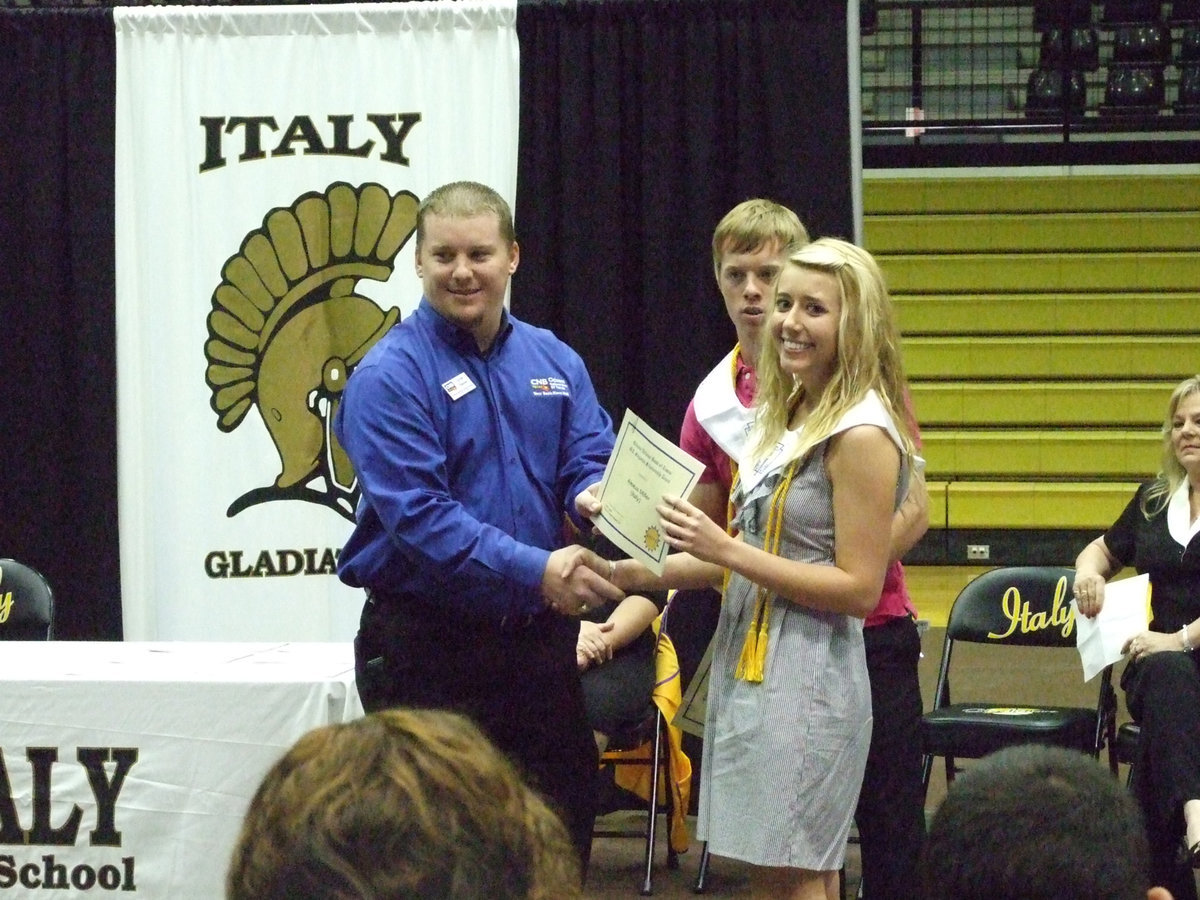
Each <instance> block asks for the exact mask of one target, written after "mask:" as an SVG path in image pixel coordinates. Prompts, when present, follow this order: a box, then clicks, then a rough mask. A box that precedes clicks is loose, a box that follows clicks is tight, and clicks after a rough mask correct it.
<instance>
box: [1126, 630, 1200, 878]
mask: <svg viewBox="0 0 1200 900" xmlns="http://www.w3.org/2000/svg"><path fill="white" fill-rule="evenodd" d="M1197 662H1198V661H1197V659H1196V658H1195V654H1192V653H1171V652H1163V653H1151V654H1150V655H1149V656H1146V657H1144V658H1143V659H1141V660H1139V661H1138V662H1137V663H1131V664H1130V665H1129V666H1127V667H1126V669H1125V672H1124V674H1123V675H1122V677H1121V686H1122V687H1123V688H1124V689H1125V701H1126V704H1127V705H1128V706H1129V712H1130V714H1131V715H1132V716H1133V717H1134V719H1136V720H1137V721H1138V723H1139V724H1140V725H1141V727H1142V735H1141V738H1140V740H1139V741H1138V755H1137V759H1135V760H1134V761H1133V781H1132V784H1131V787H1132V790H1133V793H1134V796H1135V797H1137V801H1138V805H1139V806H1140V807H1141V808H1142V817H1143V818H1144V819H1145V823H1146V836H1147V837H1148V838H1149V839H1150V853H1151V860H1152V865H1153V866H1154V871H1153V873H1152V875H1153V877H1154V883H1155V884H1156V885H1161V886H1163V887H1165V888H1167V889H1168V890H1169V891H1170V892H1171V894H1172V895H1173V896H1174V897H1175V900H1196V883H1195V880H1194V878H1193V876H1192V870H1191V867H1190V866H1188V865H1186V864H1184V863H1183V862H1182V861H1181V858H1180V850H1179V848H1180V843H1181V840H1182V838H1183V834H1184V821H1183V804H1184V801H1185V800H1189V799H1192V798H1200V668H1197Z"/></svg>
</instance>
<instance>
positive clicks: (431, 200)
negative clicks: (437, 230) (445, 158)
mask: <svg viewBox="0 0 1200 900" xmlns="http://www.w3.org/2000/svg"><path fill="white" fill-rule="evenodd" d="M483 213H493V214H495V216H496V218H497V219H498V220H499V222H500V237H501V238H502V239H503V240H504V242H505V243H506V244H509V245H511V244H514V243H516V240H517V232H516V229H515V228H514V227H513V214H512V209H511V208H510V207H509V205H508V202H507V201H506V200H505V199H504V198H503V197H501V196H500V194H499V193H497V192H496V191H495V190H493V189H492V188H490V187H488V186H487V185H486V184H480V183H479V182H478V181H452V182H450V183H449V184H443V185H442V186H441V187H438V188H434V189H433V190H432V191H430V192H429V195H428V196H427V197H426V198H425V199H424V200H422V201H421V205H420V206H418V207H417V245H416V246H417V249H418V250H419V249H420V248H421V243H422V242H423V241H424V240H425V219H426V217H427V216H431V215H433V216H448V217H449V218H452V219H467V218H470V217H471V216H478V215H481V214H483Z"/></svg>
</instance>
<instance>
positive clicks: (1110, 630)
mask: <svg viewBox="0 0 1200 900" xmlns="http://www.w3.org/2000/svg"><path fill="white" fill-rule="evenodd" d="M1071 609H1072V610H1073V611H1074V612H1075V644H1076V646H1077V647H1078V648H1079V657H1080V659H1081V660H1082V661H1083V680H1084V681H1091V679H1092V678H1094V677H1095V676H1096V675H1097V674H1099V673H1100V672H1102V671H1104V667H1105V666H1109V665H1112V664H1113V663H1115V662H1119V661H1120V659H1121V657H1122V655H1123V654H1122V653H1121V648H1122V647H1123V646H1125V642H1126V641H1127V640H1129V639H1130V638H1131V637H1133V636H1134V635H1135V634H1140V633H1141V632H1143V631H1145V630H1146V629H1147V628H1149V627H1150V576H1149V575H1136V576H1134V577H1133V578H1124V579H1122V580H1121V581H1110V582H1109V583H1108V584H1107V585H1105V586H1104V605H1103V606H1102V607H1101V608H1100V612H1099V613H1098V614H1097V615H1096V618H1094V619H1089V618H1087V616H1082V615H1080V614H1079V606H1078V604H1077V603H1076V602H1075V601H1074V600H1072V601H1071Z"/></svg>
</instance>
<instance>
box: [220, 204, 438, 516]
mask: <svg viewBox="0 0 1200 900" xmlns="http://www.w3.org/2000/svg"><path fill="white" fill-rule="evenodd" d="M417 206H418V200H417V197H416V196H414V195H413V194H411V193H409V192H408V191H400V192H399V193H396V194H389V193H388V191H387V189H385V188H384V187H383V186H382V185H378V184H365V185H362V186H360V187H358V188H355V187H353V186H352V185H349V184H345V183H341V182H339V183H336V184H333V185H331V186H330V187H329V188H328V190H326V191H325V192H324V193H319V192H313V193H308V194H305V195H304V196H302V197H300V198H299V199H298V200H297V201H296V202H295V203H294V204H292V206H290V207H286V208H278V209H273V210H271V211H270V212H269V213H267V215H266V216H265V217H264V218H263V224H262V227H261V228H258V229H256V230H254V231H252V232H250V233H249V234H248V235H246V238H245V240H244V241H242V246H241V249H240V250H239V251H238V252H237V253H236V254H235V255H233V256H231V257H230V258H229V259H228V260H227V261H226V263H225V265H224V267H223V268H222V271H221V279H222V280H221V283H220V284H219V285H218V286H217V288H216V290H214V291H213V295H212V312H210V313H209V315H208V341H207V342H206V343H205V345H204V355H205V358H206V359H207V361H208V368H207V370H206V371H205V381H206V382H207V384H208V387H209V389H210V390H211V391H212V398H211V400H210V405H211V406H212V409H213V412H215V413H216V414H217V427H218V428H220V429H221V431H225V432H230V431H233V430H234V429H235V428H237V427H238V426H239V425H240V424H241V423H242V422H243V421H244V420H245V418H246V415H247V413H249V412H250V410H251V408H257V410H258V414H259V416H261V417H262V421H263V424H264V425H266V428H267V431H268V433H269V434H270V436H271V440H272V441H273V442H274V443H275V449H276V451H277V452H278V454H279V461H280V472H279V475H278V476H277V477H276V478H275V482H274V484H271V485H266V486H262V487H258V488H255V489H253V490H251V491H248V492H247V493H245V494H243V495H242V496H241V497H239V498H237V499H236V500H234V501H233V503H232V504H231V505H230V506H229V509H228V510H227V513H226V514H227V515H228V516H230V517H232V516H235V515H237V514H238V513H239V512H241V511H242V510H244V509H247V508H249V507H251V506H255V505H257V504H259V503H266V502H268V501H271V500H304V501H307V502H310V503H317V504H320V505H323V506H328V507H329V508H331V509H334V510H337V511H338V512H339V513H340V514H341V515H343V516H344V517H346V518H347V519H351V520H353V518H354V507H355V504H356V502H357V500H358V492H359V491H358V482H357V479H356V478H355V476H354V471H353V469H352V467H351V465H350V460H349V458H348V457H347V456H346V453H345V451H344V450H343V449H342V448H341V446H340V445H339V444H338V441H337V438H336V437H335V436H334V434H333V416H334V413H335V412H336V411H337V407H338V403H339V401H340V399H341V394H342V390H343V389H344V388H345V385H346V378H347V377H348V376H349V374H350V371H352V370H353V368H354V366H355V365H357V363H358V362H359V360H361V359H362V358H363V356H364V355H365V354H366V352H367V351H368V350H369V349H370V348H371V347H372V346H373V345H374V344H375V342H376V341H377V340H379V338H380V337H382V336H383V334H384V333H385V332H386V331H387V330H388V329H389V328H391V327H392V325H393V324H395V322H396V321H397V319H399V318H400V311H399V310H398V309H394V308H393V309H389V310H387V312H384V311H383V310H382V309H380V308H379V306H378V305H376V304H375V302H374V301H372V300H370V299H368V298H367V297H363V296H361V295H359V294H357V293H355V288H356V286H357V284H358V282H359V280H360V279H363V278H370V279H373V280H375V281H387V279H388V278H389V277H390V276H391V274H392V271H393V268H394V264H395V259H396V254H397V253H398V252H399V250H400V248H401V247H402V246H403V245H404V243H405V242H406V241H407V240H408V239H409V237H410V236H411V235H412V233H413V231H414V230H415V229H416V222H417Z"/></svg>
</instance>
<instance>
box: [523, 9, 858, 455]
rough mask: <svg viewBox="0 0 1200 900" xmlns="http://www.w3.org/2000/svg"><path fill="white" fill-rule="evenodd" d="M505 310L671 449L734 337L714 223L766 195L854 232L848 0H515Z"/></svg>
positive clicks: (820, 229) (812, 223) (617, 413)
mask: <svg viewBox="0 0 1200 900" xmlns="http://www.w3.org/2000/svg"><path fill="white" fill-rule="evenodd" d="M517 30H518V34H519V36H520V41H521V122H520V149H519V160H520V162H519V165H518V182H517V202H516V211H515V213H516V220H517V221H516V224H517V234H518V239H519V240H520V242H521V251H522V256H521V269H520V271H519V272H518V273H517V275H516V277H515V278H514V280H513V300H512V303H513V310H514V312H515V313H516V314H517V315H518V316H520V317H522V318H524V319H526V320H528V321H531V322H534V323H536V324H539V325H544V326H546V327H548V328H551V329H553V330H554V331H555V333H556V334H558V336H559V337H561V338H563V339H564V340H565V341H567V343H569V344H571V345H572V346H573V347H574V348H575V349H576V350H577V351H578V352H579V353H580V354H581V355H582V356H583V357H584V359H585V361H586V362H587V364H588V368H589V370H590V371H591V374H592V378H593V380H594V382H595V384H596V389H597V391H598V392H599V394H600V400H601V402H602V403H603V404H604V405H605V407H606V408H607V409H608V411H609V412H610V413H611V414H612V415H613V417H614V418H615V419H616V420H617V421H618V423H619V421H620V417H621V415H622V414H623V413H624V410H625V409H626V408H629V409H632V410H633V411H634V412H636V413H637V414H638V415H640V416H641V417H642V418H644V419H645V420H646V421H648V422H649V423H650V424H651V425H652V426H653V427H654V428H656V429H658V430H659V431H660V432H662V433H664V434H666V435H667V436H670V437H672V438H674V437H677V436H678V433H679V424H680V422H681V421H682V419H683V412H684V409H685V408H686V406H687V402H688V400H689V398H690V397H691V395H692V392H693V391H694V390H695V387H696V385H697V383H698V382H699V381H700V379H701V378H702V377H703V375H704V374H705V372H707V371H708V369H709V368H710V367H711V366H712V365H714V364H715V363H716V362H717V360H719V359H720V358H721V357H722V356H723V355H724V354H725V353H726V352H728V350H729V348H730V347H731V346H732V344H733V341H734V332H733V326H732V325H731V324H730V323H729V320H728V318H727V316H726V314H725V309H724V306H723V304H722V302H721V296H720V294H719V292H718V291H717V287H716V283H715V280H714V277H713V271H712V261H711V250H710V246H711V240H712V231H713V228H714V227H715V225H716V223H717V221H718V220H719V219H720V218H721V216H722V215H724V214H725V213H726V212H727V211H728V210H729V209H730V207H732V206H733V205H734V204H736V203H738V202H740V201H742V200H745V199H747V198H749V197H755V196H765V197H770V198H771V199H774V200H777V201H778V202H780V203H783V204H785V205H787V206H790V207H791V208H792V209H794V210H795V211H796V212H797V213H798V214H799V215H800V218H801V219H802V220H803V221H804V223H805V225H806V226H807V227H808V228H809V230H810V232H812V233H813V234H814V236H815V235H819V234H832V235H837V236H839V237H846V238H852V237H853V212H852V206H851V178H852V172H851V166H850V118H849V107H848V96H849V90H848V75H847V69H848V60H847V50H846V5H845V4H844V3H831V2H829V0H519V5H518V7H517Z"/></svg>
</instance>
